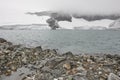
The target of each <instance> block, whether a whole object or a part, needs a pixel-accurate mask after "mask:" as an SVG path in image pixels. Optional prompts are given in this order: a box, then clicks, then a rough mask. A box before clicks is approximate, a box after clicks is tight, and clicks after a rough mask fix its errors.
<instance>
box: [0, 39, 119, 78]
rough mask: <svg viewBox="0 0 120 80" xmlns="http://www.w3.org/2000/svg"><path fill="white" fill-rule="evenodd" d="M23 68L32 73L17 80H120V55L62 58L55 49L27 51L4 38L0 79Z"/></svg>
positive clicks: (81, 55) (0, 41) (66, 56)
mask: <svg viewBox="0 0 120 80" xmlns="http://www.w3.org/2000/svg"><path fill="white" fill-rule="evenodd" d="M22 67H25V68H28V69H29V70H30V73H28V74H27V75H24V74H25V73H21V74H20V75H19V76H21V78H19V79H17V80H120V55H119V54H114V55H112V54H104V55H102V56H100V55H88V54H79V55H74V54H72V53H71V52H67V53H64V54H58V53H57V51H56V50H55V49H53V50H50V49H45V50H43V49H42V48H41V46H38V47H35V48H27V47H23V46H21V45H13V44H12V43H11V42H8V41H6V40H5V39H2V38H0V77H2V76H3V75H5V76H6V77H7V76H12V75H13V74H14V73H15V72H17V71H18V69H20V68H22ZM31 71H33V73H31ZM9 80H10V79H9ZM12 80H16V79H12Z"/></svg>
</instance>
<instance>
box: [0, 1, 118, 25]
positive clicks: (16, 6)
mask: <svg viewBox="0 0 120 80" xmlns="http://www.w3.org/2000/svg"><path fill="white" fill-rule="evenodd" d="M46 10H52V11H64V12H71V13H78V14H93V15H94V14H107V15H109V14H120V0H0V24H8V23H15V22H17V23H23V22H24V23H35V22H36V23H39V20H42V19H40V18H38V17H37V16H31V15H26V14H25V13H26V12H40V11H46Z"/></svg>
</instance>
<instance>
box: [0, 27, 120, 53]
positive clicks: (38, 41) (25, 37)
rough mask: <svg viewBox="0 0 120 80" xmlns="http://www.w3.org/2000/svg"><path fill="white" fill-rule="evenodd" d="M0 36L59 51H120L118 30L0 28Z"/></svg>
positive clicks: (19, 42) (20, 42)
mask: <svg viewBox="0 0 120 80" xmlns="http://www.w3.org/2000/svg"><path fill="white" fill-rule="evenodd" d="M0 38H4V39H6V40H8V41H10V42H12V43H14V44H22V45H24V46H28V47H35V46H42V47H43V48H44V49H47V48H50V49H58V52H60V53H64V52H67V51H71V52H73V53H75V54H79V53H113V54H114V53H118V54H119V53H120V31H119V30H64V29H63V30H0Z"/></svg>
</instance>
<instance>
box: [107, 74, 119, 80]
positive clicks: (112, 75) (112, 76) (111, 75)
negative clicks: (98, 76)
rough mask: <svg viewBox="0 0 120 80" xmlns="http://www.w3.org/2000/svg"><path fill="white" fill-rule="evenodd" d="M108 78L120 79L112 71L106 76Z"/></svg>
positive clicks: (112, 79) (109, 79) (111, 79)
mask: <svg viewBox="0 0 120 80" xmlns="http://www.w3.org/2000/svg"><path fill="white" fill-rule="evenodd" d="M108 80H120V77H118V76H117V75H115V74H114V73H110V74H109V76H108Z"/></svg>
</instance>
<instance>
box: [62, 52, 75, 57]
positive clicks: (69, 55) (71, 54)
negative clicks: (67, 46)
mask: <svg viewBox="0 0 120 80" xmlns="http://www.w3.org/2000/svg"><path fill="white" fill-rule="evenodd" d="M62 56H65V57H71V58H72V57H73V53H72V52H70V51H69V52H66V53H64V54H62Z"/></svg>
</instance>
